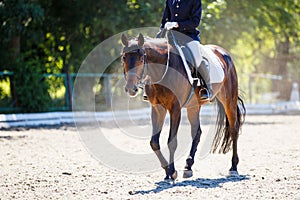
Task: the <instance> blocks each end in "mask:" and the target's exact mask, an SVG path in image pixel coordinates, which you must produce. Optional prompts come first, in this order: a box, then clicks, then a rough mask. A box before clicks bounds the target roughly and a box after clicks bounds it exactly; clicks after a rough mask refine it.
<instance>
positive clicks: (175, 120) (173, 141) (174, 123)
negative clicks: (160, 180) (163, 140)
mask: <svg viewBox="0 0 300 200" xmlns="http://www.w3.org/2000/svg"><path fill="white" fill-rule="evenodd" d="M180 118H181V109H180V107H179V106H176V107H174V108H173V109H171V110H170V132H169V138H168V148H169V151H170V158H169V173H168V174H169V177H170V178H171V179H173V180H175V179H176V178H177V171H176V170H175V165H174V154H175V151H176V148H177V132H178V127H179V124H180Z"/></svg>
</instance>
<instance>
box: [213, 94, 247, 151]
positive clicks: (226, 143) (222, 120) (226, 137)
mask: <svg viewBox="0 0 300 200" xmlns="http://www.w3.org/2000/svg"><path fill="white" fill-rule="evenodd" d="M217 106H218V116H217V121H216V135H215V138H214V140H213V145H212V150H211V151H212V152H213V153H216V152H217V150H218V149H219V151H218V152H219V153H224V154H225V153H227V152H228V151H229V150H230V149H231V147H232V141H233V139H234V138H237V137H238V134H239V131H240V129H241V127H242V125H243V123H244V120H245V115H246V109H245V105H244V101H243V100H242V98H240V97H238V105H237V112H236V115H237V118H236V123H235V130H234V131H233V132H232V133H230V127H229V122H228V117H227V115H226V112H225V109H224V106H223V104H222V103H221V102H220V101H219V100H217ZM233 134H234V135H233ZM220 144H221V146H220ZM219 146H220V147H219Z"/></svg>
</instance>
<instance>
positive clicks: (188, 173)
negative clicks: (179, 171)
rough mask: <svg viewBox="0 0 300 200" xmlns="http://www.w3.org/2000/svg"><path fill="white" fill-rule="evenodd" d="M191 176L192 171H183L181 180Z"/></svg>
mask: <svg viewBox="0 0 300 200" xmlns="http://www.w3.org/2000/svg"><path fill="white" fill-rule="evenodd" d="M192 176H193V171H192V170H188V169H185V170H184V171H183V178H191V177H192Z"/></svg>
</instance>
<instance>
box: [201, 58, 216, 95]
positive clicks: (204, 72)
mask: <svg viewBox="0 0 300 200" xmlns="http://www.w3.org/2000/svg"><path fill="white" fill-rule="evenodd" d="M197 70H198V72H199V73H200V74H201V76H202V78H203V79H204V81H205V84H206V88H204V89H202V90H200V95H201V96H200V99H201V100H206V99H210V98H211V97H212V85H211V83H210V74H209V66H208V62H207V61H206V60H204V59H203V60H202V62H201V64H200V66H199V67H198V69H197Z"/></svg>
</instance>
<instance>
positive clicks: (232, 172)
mask: <svg viewBox="0 0 300 200" xmlns="http://www.w3.org/2000/svg"><path fill="white" fill-rule="evenodd" d="M229 176H230V177H239V176H240V175H239V173H238V172H237V171H231V170H230V171H229Z"/></svg>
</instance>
